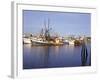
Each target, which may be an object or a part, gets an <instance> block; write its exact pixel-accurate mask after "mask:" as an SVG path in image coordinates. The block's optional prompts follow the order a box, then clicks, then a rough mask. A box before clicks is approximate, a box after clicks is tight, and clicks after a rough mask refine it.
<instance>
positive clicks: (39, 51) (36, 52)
mask: <svg viewBox="0 0 100 80" xmlns="http://www.w3.org/2000/svg"><path fill="white" fill-rule="evenodd" d="M86 48H87V55H86V56H87V57H86V58H84V55H83V56H82V52H81V51H82V46H81V45H80V46H74V45H62V46H33V45H31V44H23V69H39V68H59V67H80V66H91V45H90V43H88V44H87V45H86ZM84 59H85V60H84Z"/></svg>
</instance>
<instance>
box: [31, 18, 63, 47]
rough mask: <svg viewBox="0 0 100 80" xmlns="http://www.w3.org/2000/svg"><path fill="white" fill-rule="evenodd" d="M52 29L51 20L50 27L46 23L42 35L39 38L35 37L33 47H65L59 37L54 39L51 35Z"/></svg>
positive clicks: (32, 40)
mask: <svg viewBox="0 0 100 80" xmlns="http://www.w3.org/2000/svg"><path fill="white" fill-rule="evenodd" d="M51 29H52V28H50V27H49V19H48V25H46V23H44V28H42V29H41V32H40V35H39V36H38V37H33V38H32V39H31V42H32V44H33V45H63V42H62V40H60V39H59V37H53V36H51V34H50V31H51Z"/></svg>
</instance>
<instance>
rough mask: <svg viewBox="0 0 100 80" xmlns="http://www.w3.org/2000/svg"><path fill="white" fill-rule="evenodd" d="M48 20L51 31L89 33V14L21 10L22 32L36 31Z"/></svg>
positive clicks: (76, 33)
mask: <svg viewBox="0 0 100 80" xmlns="http://www.w3.org/2000/svg"><path fill="white" fill-rule="evenodd" d="M48 18H49V20H50V27H51V28H52V31H54V32H58V33H59V34H60V35H86V36H90V35H91V14H89V13H75V12H50V11H49V12H48V11H32V10H23V32H24V33H38V32H40V30H41V28H43V27H44V21H46V22H48Z"/></svg>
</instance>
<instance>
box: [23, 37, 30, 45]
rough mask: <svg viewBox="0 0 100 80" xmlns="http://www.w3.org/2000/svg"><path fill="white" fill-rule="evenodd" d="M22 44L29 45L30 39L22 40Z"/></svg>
mask: <svg viewBox="0 0 100 80" xmlns="http://www.w3.org/2000/svg"><path fill="white" fill-rule="evenodd" d="M23 43H24V44H31V39H30V38H23Z"/></svg>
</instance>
